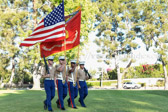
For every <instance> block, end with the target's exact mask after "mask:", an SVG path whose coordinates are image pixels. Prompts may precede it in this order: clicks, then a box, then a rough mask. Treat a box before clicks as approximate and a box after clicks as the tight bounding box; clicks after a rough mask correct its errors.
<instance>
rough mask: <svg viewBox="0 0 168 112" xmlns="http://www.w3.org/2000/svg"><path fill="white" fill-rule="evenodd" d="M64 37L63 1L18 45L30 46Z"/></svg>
mask: <svg viewBox="0 0 168 112" xmlns="http://www.w3.org/2000/svg"><path fill="white" fill-rule="evenodd" d="M63 39H65V18H64V2H62V3H61V4H60V5H59V6H58V7H56V8H55V9H54V10H53V11H52V12H51V13H50V14H48V15H47V16H46V17H45V18H44V19H43V20H41V22H40V23H39V24H38V25H37V27H36V29H34V31H33V32H32V34H31V35H30V36H29V37H28V38H26V39H25V40H24V41H22V42H21V44H20V46H27V47H29V46H32V45H34V44H36V43H38V42H50V41H60V40H63Z"/></svg>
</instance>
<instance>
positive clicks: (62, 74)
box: [56, 64, 69, 80]
mask: <svg viewBox="0 0 168 112" xmlns="http://www.w3.org/2000/svg"><path fill="white" fill-rule="evenodd" d="M60 67H61V65H60V64H59V65H56V78H57V79H59V80H66V76H67V74H68V71H69V68H68V66H66V74H65V67H64V69H63V71H62V72H59V71H58V69H59V68H60ZM64 74H65V76H64Z"/></svg>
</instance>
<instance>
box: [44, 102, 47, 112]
mask: <svg viewBox="0 0 168 112" xmlns="http://www.w3.org/2000/svg"><path fill="white" fill-rule="evenodd" d="M43 103H44V110H47V105H46V104H45V101H44V102H43Z"/></svg>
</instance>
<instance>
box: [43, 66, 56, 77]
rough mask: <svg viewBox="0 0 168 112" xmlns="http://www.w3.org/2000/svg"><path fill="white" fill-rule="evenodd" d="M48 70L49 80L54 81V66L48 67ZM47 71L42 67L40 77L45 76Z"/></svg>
mask: <svg viewBox="0 0 168 112" xmlns="http://www.w3.org/2000/svg"><path fill="white" fill-rule="evenodd" d="M48 68H49V72H50V78H52V79H54V77H56V73H55V71H56V68H55V67H54V66H48ZM47 74H48V73H47V71H46V68H45V67H43V71H42V75H47Z"/></svg>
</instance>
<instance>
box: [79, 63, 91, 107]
mask: <svg viewBox="0 0 168 112" xmlns="http://www.w3.org/2000/svg"><path fill="white" fill-rule="evenodd" d="M84 64H85V62H84V61H80V62H79V65H80V68H79V69H78V73H77V74H78V75H77V83H78V89H79V95H80V98H79V102H80V104H81V106H82V107H86V105H85V103H84V99H85V98H86V96H87V95H88V87H87V84H86V80H87V79H88V78H89V77H88V76H87V73H85V71H84Z"/></svg>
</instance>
